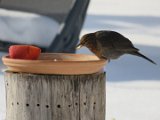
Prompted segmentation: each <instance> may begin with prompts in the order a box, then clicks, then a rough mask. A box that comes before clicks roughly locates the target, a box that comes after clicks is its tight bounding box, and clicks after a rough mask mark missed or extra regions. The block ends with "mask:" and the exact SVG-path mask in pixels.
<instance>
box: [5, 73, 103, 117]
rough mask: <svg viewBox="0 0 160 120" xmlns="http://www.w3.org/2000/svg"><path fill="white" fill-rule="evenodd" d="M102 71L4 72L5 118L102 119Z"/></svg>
mask: <svg viewBox="0 0 160 120" xmlns="http://www.w3.org/2000/svg"><path fill="white" fill-rule="evenodd" d="M105 81H106V79H105V73H104V72H101V73H95V74H88V75H42V74H29V73H13V72H6V73H5V86H6V100H7V101H6V103H7V106H6V107H7V113H6V120H105Z"/></svg>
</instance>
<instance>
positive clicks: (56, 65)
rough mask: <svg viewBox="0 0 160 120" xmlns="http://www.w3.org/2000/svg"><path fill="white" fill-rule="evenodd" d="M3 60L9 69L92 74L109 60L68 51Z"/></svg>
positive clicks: (31, 71) (7, 57) (43, 72)
mask: <svg viewBox="0 0 160 120" xmlns="http://www.w3.org/2000/svg"><path fill="white" fill-rule="evenodd" d="M2 61H3V63H4V65H6V66H7V67H8V70H9V71H13V72H27V73H38V74H68V75H73V74H91V73H96V72H99V71H101V70H102V69H103V67H104V66H105V65H106V63H107V61H106V60H103V59H99V58H97V57H96V56H94V55H85V54H68V53H42V54H41V55H40V57H39V59H38V60H23V59H11V58H10V57H9V56H3V57H2Z"/></svg>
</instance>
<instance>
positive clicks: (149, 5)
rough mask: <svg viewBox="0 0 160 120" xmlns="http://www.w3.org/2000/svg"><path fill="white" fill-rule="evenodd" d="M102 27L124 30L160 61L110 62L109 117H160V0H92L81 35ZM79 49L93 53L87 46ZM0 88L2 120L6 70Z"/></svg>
mask: <svg viewBox="0 0 160 120" xmlns="http://www.w3.org/2000/svg"><path fill="white" fill-rule="evenodd" d="M101 29H107V30H115V31H118V32H120V33H122V34H123V35H124V36H126V37H128V38H129V39H130V40H131V41H132V42H133V43H134V45H135V46H136V47H137V48H139V49H140V51H141V52H142V53H143V54H145V55H146V56H148V57H149V58H151V59H153V60H154V61H155V62H156V63H157V65H153V64H151V63H149V62H148V61H146V60H144V59H142V58H139V57H135V56H131V55H125V56H122V57H121V58H119V59H118V60H113V61H111V62H109V63H108V64H107V65H106V67H105V71H106V73H107V83H106V90H107V98H106V120H160V110H159V109H160V104H159V101H160V54H159V51H160V40H159V39H160V1H159V0H134V1H133V0H118V1H117V0H91V4H90V7H89V9H88V14H87V18H86V21H85V24H84V27H83V30H82V32H81V36H82V35H83V34H85V33H88V32H94V31H97V30H101ZM77 53H84V54H92V53H90V51H89V50H88V49H87V48H82V49H81V50H79V51H77ZM0 90H1V96H2V97H1V98H0V120H4V118H5V89H4V81H3V75H2V74H1V75H0Z"/></svg>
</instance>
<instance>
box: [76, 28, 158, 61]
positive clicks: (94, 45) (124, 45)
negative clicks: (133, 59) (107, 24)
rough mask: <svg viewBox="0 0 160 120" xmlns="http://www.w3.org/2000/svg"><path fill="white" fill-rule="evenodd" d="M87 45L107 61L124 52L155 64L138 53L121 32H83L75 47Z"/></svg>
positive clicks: (116, 57)
mask: <svg viewBox="0 0 160 120" xmlns="http://www.w3.org/2000/svg"><path fill="white" fill-rule="evenodd" d="M83 46H85V47H87V48H88V49H89V50H90V51H91V52H93V53H94V54H95V55H96V56H97V57H98V58H100V59H106V60H108V61H110V60H113V59H118V58H119V57H120V56H122V55H124V54H130V55H135V56H138V57H142V58H144V59H146V60H148V61H149V62H151V63H153V64H156V63H155V62H154V61H153V60H151V59H150V58H148V57H146V56H145V55H143V54H142V53H140V52H139V51H140V50H139V49H138V48H136V47H134V45H133V44H132V42H131V41H130V40H129V39H128V38H126V37H125V36H123V35H122V34H120V33H118V32H116V31H111V30H100V31H96V32H93V33H88V34H85V35H83V36H82V37H81V39H80V43H79V44H78V45H77V46H76V49H79V48H81V47H83Z"/></svg>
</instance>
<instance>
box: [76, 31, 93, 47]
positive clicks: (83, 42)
mask: <svg viewBox="0 0 160 120" xmlns="http://www.w3.org/2000/svg"><path fill="white" fill-rule="evenodd" d="M94 41H95V34H94V33H89V34H85V35H83V36H82V38H81V39H80V43H79V44H78V45H77V46H76V49H80V48H81V47H83V46H86V47H88V48H90V46H91V45H93V44H94Z"/></svg>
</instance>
